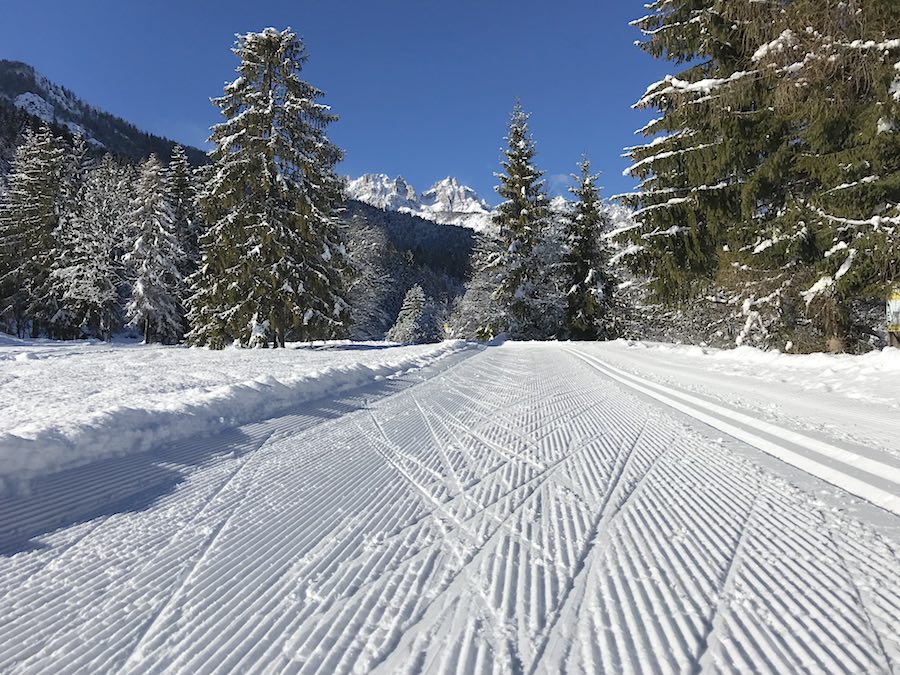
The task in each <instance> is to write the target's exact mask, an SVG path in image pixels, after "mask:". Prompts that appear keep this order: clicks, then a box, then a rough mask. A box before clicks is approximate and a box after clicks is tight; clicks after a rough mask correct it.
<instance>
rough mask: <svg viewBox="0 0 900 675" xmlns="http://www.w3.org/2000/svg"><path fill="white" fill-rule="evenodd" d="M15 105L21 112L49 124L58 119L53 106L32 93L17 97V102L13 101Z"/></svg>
mask: <svg viewBox="0 0 900 675" xmlns="http://www.w3.org/2000/svg"><path fill="white" fill-rule="evenodd" d="M13 105H15V106H16V107H17V108H19V109H20V110H22V111H24V112H26V113H28V114H29V115H34V116H35V117H37V118H38V119H41V120H43V121H44V122H47V123H48V124H50V123H52V122H53V121H54V120H55V119H56V112H55V110H54V109H53V106H52V105H51V104H49V103H47V101H45V100H44V99H43V98H41V97H40V96H38V95H37V94H33V93H32V92H30V91H28V92H25V93H24V94H19V95H18V96H16V98H15V100H14V101H13Z"/></svg>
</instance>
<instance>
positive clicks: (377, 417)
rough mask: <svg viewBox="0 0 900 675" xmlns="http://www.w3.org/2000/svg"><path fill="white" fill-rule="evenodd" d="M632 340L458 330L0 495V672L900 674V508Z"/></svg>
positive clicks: (678, 356) (700, 357)
mask: <svg viewBox="0 0 900 675" xmlns="http://www.w3.org/2000/svg"><path fill="white" fill-rule="evenodd" d="M628 349H629V347H628V346H627V345H625V346H623V345H613V346H612V347H611V348H610V349H605V348H604V346H603V345H588V344H578V343H572V344H558V345H554V344H514V343H509V344H506V345H503V346H501V347H493V348H488V349H484V350H467V351H464V352H456V353H454V354H451V355H448V357H447V358H446V359H440V360H437V361H435V362H434V363H433V364H431V365H428V366H426V367H425V368H424V369H421V370H418V371H416V372H415V373H408V374H406V375H401V376H399V377H398V378H395V379H394V380H391V381H390V382H383V383H370V384H368V385H363V386H362V387H361V388H360V389H358V390H355V391H349V392H346V393H344V394H341V395H337V396H333V397H330V398H329V399H327V400H322V401H319V402H315V403H313V402H311V403H307V404H302V405H299V406H297V407H295V408H294V409H293V410H290V411H288V412H286V413H285V414H282V415H280V416H279V415H276V416H275V417H273V418H271V419H268V420H263V421H260V422H256V423H253V424H250V425H245V426H242V427H240V428H239V429H237V430H234V431H233V432H228V433H224V434H222V435H219V436H203V437H198V438H195V439H186V440H184V441H183V442H180V443H176V444H173V445H171V446H168V447H165V448H162V449H159V450H158V451H156V452H155V453H145V454H144V455H131V456H128V457H125V458H121V459H110V460H103V461H101V462H96V463H95V464H93V465H91V466H87V467H81V468H79V469H74V470H71V471H68V472H64V473H62V474H58V475H57V476H47V477H44V478H41V479H39V480H38V481H36V483H35V485H34V490H33V492H32V493H31V494H30V495H24V496H21V497H18V498H16V499H12V500H10V499H6V500H2V499H0V533H6V534H5V541H4V540H3V539H2V537H3V536H4V534H0V544H3V545H0V551H5V553H0V589H2V590H0V635H3V636H4V639H3V640H2V641H0V671H2V672H11V673H15V672H39V671H44V670H53V671H64V672H110V671H116V672H128V673H146V672H184V673H196V672H214V671H215V672H300V673H313V672H321V673H329V674H331V673H349V672H367V671H373V672H381V673H398V672H429V673H432V672H434V673H444V672H448V673H450V672H513V673H521V672H528V673H544V672H562V671H565V672H573V673H574V672H587V673H597V672H610V673H614V672H699V671H704V672H709V671H714V672H720V671H728V672H777V673H787V672H800V671H802V672H807V671H809V672H860V673H863V672H864V673H890V672H896V671H897V669H898V668H900V632H898V631H897V630H896V628H897V625H898V624H900V601H898V598H900V560H898V554H897V551H898V550H900V517H898V516H896V515H893V514H891V513H890V512H888V511H884V510H881V509H878V508H876V507H874V506H872V505H871V504H868V503H867V502H865V501H864V500H862V499H859V498H856V497H853V496H852V495H851V494H849V493H848V492H847V491H845V490H843V489H841V488H839V487H835V486H834V485H833V484H831V483H829V482H827V481H823V480H821V479H819V478H816V477H814V476H812V475H810V474H809V473H808V472H806V471H803V470H799V469H797V468H795V467H793V466H791V465H790V464H786V463H784V462H783V461H781V460H780V459H777V458H775V457H773V456H771V455H770V454H768V453H766V452H765V451H760V450H759V449H757V448H756V447H755V446H753V445H752V444H751V443H748V442H746V441H744V440H741V439H739V438H737V437H735V436H731V435H729V434H726V433H723V432H722V431H721V430H720V429H718V428H716V427H714V426H711V425H710V424H707V423H706V422H701V421H699V420H698V419H697V418H696V417H692V416H691V415H690V414H688V413H686V412H684V411H682V410H679V409H678V408H676V407H673V406H672V405H670V404H667V403H665V402H664V401H663V400H662V399H660V398H658V397H657V398H654V397H653V396H651V395H649V394H647V393H645V392H642V391H641V390H640V388H639V387H644V388H645V389H648V390H650V391H651V392H654V391H655V393H656V394H659V393H660V392H659V391H656V390H652V389H650V388H649V387H647V386H646V385H641V384H639V383H638V382H637V380H635V379H634V378H632V380H629V377H630V376H629V377H626V376H624V375H621V374H616V372H617V371H622V372H624V371H623V370H622V369H621V368H619V367H618V366H612V367H611V362H612V360H613V359H614V358H619V359H621V358H623V357H621V356H617V355H618V354H621V353H627V352H628ZM653 349H655V348H651V349H648V350H645V352H650V353H652V352H653ZM182 351H184V352H185V353H186V354H187V355H188V356H193V355H194V354H196V353H199V352H198V350H182ZM634 351H636V350H634ZM659 351H662V350H659ZM359 353H361V352H357V354H359ZM257 354H259V353H258V352H254V353H253V355H254V356H255V355H257ZM285 354H288V352H285ZM304 355H305V352H304ZM329 355H335V353H334V352H331V353H329ZM669 356H671V357H672V358H671V360H672V361H680V360H681V359H682V357H684V359H689V358H690V357H689V355H687V354H681V353H680V351H679V350H675V351H674V353H670V354H669ZM75 358H77V357H75ZM342 358H343V357H342ZM648 358H652V357H648ZM800 358H802V357H800ZM704 359H706V356H705V355H697V356H696V358H695V360H696V361H698V362H700V363H705V361H704ZM665 360H666V359H665V357H663V358H661V359H660V361H661V362H664V361H665ZM620 365H621V364H620ZM801 367H802V366H801ZM867 367H868V364H865V365H861V366H860V367H859V371H860V372H861V371H863V370H865V369H866V368H867ZM613 368H614V369H615V370H613ZM698 368H699V369H700V370H701V371H702V370H704V369H705V368H706V366H702V365H701V366H698ZM646 370H647V371H653V370H654V367H653V366H652V365H649V366H647V368H646ZM46 372H47V371H45V374H46ZM794 372H799V368H798V369H796V370H795V371H794ZM647 374H648V378H644V379H646V380H647V381H648V382H650V381H651V380H650V379H649V375H652V372H648V373H647ZM105 377H109V375H106V376H105ZM720 379H722V378H720ZM101 382H102V380H101ZM859 382H862V380H859ZM651 383H652V382H651ZM859 386H860V387H863V386H864V385H862V384H860V385H859ZM666 387H667V389H669V390H670V391H669V394H667V395H669V396H674V395H675V394H677V392H674V390H673V389H672V387H669V385H666ZM775 388H776V385H775V384H774V383H773V384H772V389H773V390H774V389H775ZM726 389H727V384H726V383H725V382H722V383H720V384H719V392H720V393H721V392H724V391H725V390H726ZM827 400H830V399H827V398H826V401H827ZM841 400H844V401H848V400H850V399H848V398H846V397H843V398H842V399H841ZM718 403H720V404H722V403H727V404H728V405H729V406H736V405H738V404H737V403H734V402H732V401H727V402H726V401H721V400H720V401H718ZM691 405H692V406H695V407H696V408H697V409H700V408H703V407H704V406H703V405H702V404H700V403H692V404H691ZM828 405H831V404H830V403H829V404H828ZM706 409H707V411H710V410H711V409H710V408H708V407H707V408H706ZM744 412H745V413H748V414H749V413H752V412H753V411H752V410H751V409H749V408H748V409H744ZM751 416H753V417H756V418H757V419H758V416H756V415H751ZM875 419H876V418H873V421H872V425H873V426H876V425H877V422H876V421H875ZM711 421H712V423H716V420H715V419H712V420H711ZM776 421H777V420H776ZM776 426H777V425H776ZM829 440H830V442H834V443H837V444H839V445H840V444H841V442H840V440H839V439H834V438H831V439H829ZM134 485H140V486H142V487H141V488H140V489H141V490H142V492H140V493H135V492H133V490H134V489H137V488H134V487H133V486H134ZM104 486H106V488H105V490H104ZM126 486H132V487H130V488H129V489H130V490H132V491H131V492H129V491H128V490H127V489H126ZM123 494H124V495H130V496H128V497H127V498H124V497H122V495H123ZM88 498H90V499H91V500H93V501H94V503H95V504H96V506H95V510H94V511H93V512H92V513H89V514H85V515H78V516H72V515H71V512H72V511H73V508H74V507H73V506H72V505H79V504H81V503H82V502H83V501H84V500H85V499H88ZM67 511H68V512H69V515H68V517H66V516H65V514H66V512H67ZM54 512H55V513H58V514H59V515H58V516H57V517H58V519H59V521H61V522H68V524H67V525H66V526H65V527H63V528H61V529H58V530H55V531H51V530H52V529H53V528H52V527H51V526H50V525H49V523H52V522H53V514H54ZM16 527H18V528H19V530H20V531H19V535H22V534H23V533H24V534H25V536H27V539H24V540H23V539H21V538H19V539H17V538H16V536H15V532H14V530H15V529H16ZM29 528H30V529H29Z"/></svg>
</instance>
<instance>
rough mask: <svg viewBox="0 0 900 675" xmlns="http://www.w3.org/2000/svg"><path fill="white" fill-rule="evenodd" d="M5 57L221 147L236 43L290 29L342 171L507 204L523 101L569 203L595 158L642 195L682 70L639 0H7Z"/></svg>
mask: <svg viewBox="0 0 900 675" xmlns="http://www.w3.org/2000/svg"><path fill="white" fill-rule="evenodd" d="M0 10H2V13H3V21H2V22H0V58H8V59H19V60H22V61H26V62H28V63H31V64H32V65H34V66H35V67H36V68H37V69H38V70H39V71H41V72H42V73H43V74H45V75H46V76H47V77H49V78H50V79H51V80H53V81H56V82H58V83H60V84H62V85H64V86H66V87H68V88H69V89H71V90H73V91H74V92H75V93H76V94H77V95H79V96H80V97H82V98H83V99H85V100H87V101H88V102H90V103H92V104H94V105H97V106H99V107H100V108H103V109H105V110H108V111H109V112H112V113H113V114H116V115H119V116H120V117H124V118H125V119H127V120H129V121H130V122H132V123H134V124H135V125H137V126H138V127H140V128H142V129H146V130H148V131H151V132H153V133H157V134H161V135H165V136H169V137H172V138H175V139H177V140H179V141H181V142H183V143H188V144H192V145H198V146H201V147H205V145H204V141H205V139H206V137H207V130H208V128H209V126H210V125H211V124H214V123H215V122H216V121H217V120H218V114H217V111H216V110H215V109H214V108H213V107H212V106H211V105H210V103H209V98H210V97H212V96H217V95H219V94H221V92H222V86H223V84H224V83H225V82H226V81H228V80H231V79H233V73H234V68H235V66H236V60H235V58H234V56H233V55H232V54H231V52H230V47H231V46H232V43H233V41H234V34H235V33H239V32H248V31H253V30H259V29H261V28H264V27H266V26H275V27H277V28H283V27H286V26H291V27H292V28H294V29H295V30H296V31H297V32H298V33H299V34H300V35H301V36H302V37H303V38H304V40H305V42H306V44H307V46H308V48H309V52H310V59H309V62H308V64H307V67H306V68H305V70H304V73H305V77H306V79H307V80H309V81H310V82H312V83H313V84H315V85H316V86H318V87H319V88H321V89H323V90H324V91H325V92H326V98H325V102H326V103H328V104H330V105H331V106H332V107H333V109H334V111H335V112H336V113H338V114H339V115H340V116H341V121H340V122H338V123H337V124H336V125H334V127H332V129H331V131H330V135H331V137H332V139H333V140H334V141H335V142H336V143H338V144H339V145H340V146H341V147H342V148H344V149H345V151H346V153H347V158H346V160H345V161H344V162H343V163H342V165H341V166H340V170H341V172H342V173H346V174H350V175H359V174H361V173H366V172H374V171H380V172H384V173H388V174H390V175H392V176H393V175H396V174H402V175H403V176H404V177H405V178H406V179H407V180H408V181H409V182H410V183H411V184H412V185H414V186H415V187H417V188H418V189H419V190H424V189H425V188H426V187H428V186H429V185H430V184H431V183H433V182H435V181H436V180H438V179H440V178H443V177H444V176H447V175H453V176H456V177H457V178H459V179H460V180H461V181H462V182H464V183H466V184H468V185H471V186H472V187H473V188H475V189H476V190H477V191H478V192H479V193H480V194H481V195H482V196H483V197H484V198H486V199H488V200H489V201H491V202H496V195H495V194H494V192H493V186H494V184H495V179H494V177H493V172H495V171H496V170H498V162H499V158H500V150H501V148H502V145H503V135H504V132H505V127H506V123H507V121H508V117H509V112H510V110H511V108H512V105H513V101H514V99H515V97H516V96H519V97H521V99H522V102H523V105H524V106H525V108H526V109H527V110H529V111H530V112H531V113H532V130H533V132H534V136H535V140H536V141H537V144H538V157H537V162H538V164H539V166H540V168H541V169H543V170H544V171H545V172H546V174H547V179H548V186H549V187H550V188H551V191H553V192H558V191H559V189H560V188H561V186H562V182H563V180H564V178H565V177H566V176H567V175H568V174H569V173H571V172H572V171H573V170H574V168H575V164H576V162H577V161H578V159H579V158H580V156H581V154H582V153H587V154H588V156H590V157H591V159H592V160H593V162H594V166H595V168H596V169H597V170H598V171H602V173H603V175H602V176H601V179H600V184H601V185H603V186H604V194H605V195H607V196H609V195H611V194H613V193H616V192H621V191H625V190H627V189H630V188H631V186H632V181H631V179H629V178H624V177H623V176H622V170H623V169H624V168H625V167H626V166H627V165H628V162H627V161H626V160H624V159H622V158H621V157H620V155H621V153H622V148H623V146H626V145H632V144H635V143H636V142H638V139H637V138H636V137H635V136H633V131H634V130H635V129H637V128H639V127H641V126H643V124H644V123H645V122H646V121H647V120H649V119H650V115H649V114H648V113H643V112H639V111H635V110H632V109H631V104H632V103H633V102H634V101H635V100H637V99H638V98H639V97H640V95H641V94H642V93H643V91H644V90H645V88H646V86H647V85H648V84H649V83H650V82H652V81H654V80H657V79H659V78H660V77H661V76H662V75H664V74H665V73H666V72H668V71H669V69H668V68H667V64H665V63H663V62H658V61H655V60H654V59H651V58H650V57H648V56H646V55H645V54H644V53H643V52H642V51H641V50H639V49H638V48H636V47H634V46H633V42H634V41H635V40H636V39H638V38H639V37H640V35H639V33H638V32H637V31H636V30H635V29H634V28H631V27H630V26H628V22H629V21H630V20H633V19H635V18H637V17H639V16H641V15H642V14H643V13H644V11H643V2H642V1H632V0H600V1H598V0H580V1H579V0H555V1H553V2H550V1H549V0H548V1H544V2H539V1H538V0H505V1H501V0H455V1H454V2H437V1H434V0H343V1H338V0H293V1H290V0H284V1H266V0H257V1H255V2H248V1H247V0H242V1H238V0H217V1H213V0H181V1H179V2H174V1H170V0H166V1H158V2H131V1H130V0H92V1H91V2H73V1H72V0H42V1H41V2H37V1H35V0H0Z"/></svg>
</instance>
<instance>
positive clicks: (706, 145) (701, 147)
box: [622, 143, 718, 176]
mask: <svg viewBox="0 0 900 675" xmlns="http://www.w3.org/2000/svg"><path fill="white" fill-rule="evenodd" d="M716 145H718V143H702V144H700V145H696V146H694V147H692V148H682V149H680V150H668V151H666V152H660V153H659V154H656V155H651V156H650V157H645V158H644V159H642V160H641V161H639V162H636V163H634V164H632V165H631V166H630V167H628V168H627V169H625V170H624V171H623V172H622V175H623V176H628V175H630V174H633V173H634V172H635V171H637V170H638V169H639V168H641V167H642V166H646V165H648V164H652V163H653V162H657V161H659V160H661V159H667V158H669V157H676V156H677V155H683V154H685V153H688V152H694V151H696V150H705V149H706V148H711V147H713V146H716Z"/></svg>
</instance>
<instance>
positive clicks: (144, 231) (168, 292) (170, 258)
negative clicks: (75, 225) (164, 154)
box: [125, 155, 184, 343]
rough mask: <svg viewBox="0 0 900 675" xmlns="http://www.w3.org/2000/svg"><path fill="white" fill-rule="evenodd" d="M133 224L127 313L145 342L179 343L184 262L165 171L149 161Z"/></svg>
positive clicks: (137, 189)
mask: <svg viewBox="0 0 900 675" xmlns="http://www.w3.org/2000/svg"><path fill="white" fill-rule="evenodd" d="M130 221H131V223H132V228H133V229H134V231H136V232H137V233H138V235H137V238H136V239H135V242H134V245H133V247H132V249H131V251H130V252H129V253H128V255H127V256H126V262H127V264H128V265H129V267H130V269H131V276H132V288H131V298H130V300H129V302H128V304H127V306H126V308H125V313H126V317H127V318H128V321H129V323H130V324H131V325H133V326H138V327H140V328H141V329H142V330H143V334H144V342H146V343H150V342H156V341H160V342H165V343H173V342H177V341H178V339H179V338H180V337H181V335H182V333H183V331H184V319H183V309H182V302H181V297H180V292H181V288H182V286H181V284H182V277H181V272H180V271H179V267H180V263H181V262H182V259H183V257H184V254H183V252H182V251H181V247H180V246H179V243H178V238H177V236H176V234H175V224H174V216H173V212H172V205H171V204H169V202H168V199H167V194H166V184H165V170H164V168H163V166H162V164H161V163H160V161H159V160H158V159H157V158H156V156H155V155H151V156H150V158H149V159H148V160H146V161H145V162H144V163H143V164H142V165H141V168H140V173H139V175H138V180H137V183H136V185H135V197H134V202H133V206H132V211H131V216H130Z"/></svg>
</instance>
